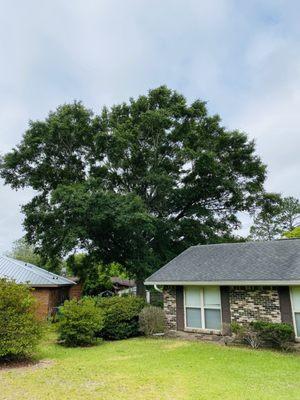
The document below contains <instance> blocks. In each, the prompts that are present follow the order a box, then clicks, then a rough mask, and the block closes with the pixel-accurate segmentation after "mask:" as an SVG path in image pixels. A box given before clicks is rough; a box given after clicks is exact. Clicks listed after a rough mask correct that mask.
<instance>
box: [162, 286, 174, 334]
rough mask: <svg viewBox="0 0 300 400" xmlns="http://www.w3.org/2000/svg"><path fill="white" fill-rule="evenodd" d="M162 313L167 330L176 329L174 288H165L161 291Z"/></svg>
mask: <svg viewBox="0 0 300 400" xmlns="http://www.w3.org/2000/svg"><path fill="white" fill-rule="evenodd" d="M163 301H164V311H165V313H166V319H167V327H168V329H172V330H176V329H177V320H176V287H175V286H166V287H164V291H163Z"/></svg>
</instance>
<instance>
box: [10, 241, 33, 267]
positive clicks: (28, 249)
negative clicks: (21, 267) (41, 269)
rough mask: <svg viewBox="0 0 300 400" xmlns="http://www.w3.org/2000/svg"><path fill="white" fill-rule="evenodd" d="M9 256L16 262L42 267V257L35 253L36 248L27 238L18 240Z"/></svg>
mask: <svg viewBox="0 0 300 400" xmlns="http://www.w3.org/2000/svg"><path fill="white" fill-rule="evenodd" d="M7 255H8V257H11V258H14V259H16V260H20V261H24V262H27V263H30V264H34V265H37V266H41V257H40V256H39V255H38V254H36V253H35V252H34V247H33V246H32V245H30V244H29V243H27V241H26V239H25V238H21V239H18V240H16V241H15V242H14V243H13V247H12V250H11V251H9V252H8V253H7Z"/></svg>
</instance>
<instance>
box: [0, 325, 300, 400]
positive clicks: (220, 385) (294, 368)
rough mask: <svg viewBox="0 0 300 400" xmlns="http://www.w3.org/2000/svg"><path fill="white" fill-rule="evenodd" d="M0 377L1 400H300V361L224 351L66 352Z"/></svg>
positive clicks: (123, 344)
mask: <svg viewBox="0 0 300 400" xmlns="http://www.w3.org/2000/svg"><path fill="white" fill-rule="evenodd" d="M39 357H40V358H41V360H42V361H41V363H40V364H38V365H35V366H29V367H21V368H12V369H2V370H0V388H1V390H0V399H3V400H4V399H5V400H12V399H13V400H18V399H22V400H26V399H30V400H40V399H43V400H44V399H45V400H47V399H55V400H57V399H59V400H64V399H72V400H76V399H87V400H88V399H103V400H112V399H114V400H117V399H122V400H126V399H143V400H147V399H151V400H154V399H155V400H157V399H163V400H167V399H170V400H171V399H172V400H176V399H178V400H179V399H180V400H185V399H196V400H200V399H222V400H226V399H230V400H233V399H235V400H238V399H241V400H247V399H251V400H252V399H255V400H258V399H272V400H274V399H276V400H280V399H295V400H296V399H297V400H298V399H299V393H300V357H299V356H298V355H293V354H281V353H276V352H271V351H263V350H261V351H253V350H250V349H246V348H245V349H241V348H233V347H221V346H219V345H217V344H210V343H200V342H190V341H179V340H175V339H173V340H171V339H168V340H166V339H144V338H137V339H131V340H125V341H118V342H104V343H102V344H100V345H99V346H97V347H90V348H77V349H71V348H64V347H61V346H58V345H56V344H55V334H54V333H51V334H50V335H49V337H48V339H47V342H46V343H45V342H44V343H43V345H42V346H41V348H40V352H39Z"/></svg>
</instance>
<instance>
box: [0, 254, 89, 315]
mask: <svg viewBox="0 0 300 400" xmlns="http://www.w3.org/2000/svg"><path fill="white" fill-rule="evenodd" d="M0 278H7V279H11V280H14V281H15V282H16V283H20V284H26V285H29V286H30V287H32V288H33V295H34V296H35V297H36V298H37V303H38V304H37V305H38V307H37V314H38V316H39V317H40V318H47V316H49V315H51V313H52V312H53V309H54V307H57V306H59V305H60V304H62V303H63V302H64V301H65V300H66V299H70V298H74V297H75V298H79V297H80V296H81V286H80V285H77V284H76V283H75V282H74V281H73V280H71V279H67V278H65V277H63V276H59V275H56V274H53V273H52V272H49V271H47V270H45V269H42V268H39V267H37V266H36V265H33V264H30V263H25V262H23V261H19V260H15V259H13V258H10V257H4V256H0Z"/></svg>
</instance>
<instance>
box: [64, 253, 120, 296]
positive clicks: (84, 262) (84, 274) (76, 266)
mask: <svg viewBox="0 0 300 400" xmlns="http://www.w3.org/2000/svg"><path fill="white" fill-rule="evenodd" d="M66 264H67V268H68V270H69V272H70V273H71V274H73V275H75V276H78V277H79V278H80V281H81V282H83V294H84V295H86V296H98V295H99V294H100V293H101V292H103V291H105V290H112V289H113V284H112V282H111V277H113V276H118V277H123V278H124V279H126V278H127V275H126V273H125V271H124V268H122V266H121V265H120V264H117V263H111V264H108V265H103V264H101V263H99V261H98V260H94V259H93V258H92V257H90V256H89V255H88V254H83V253H79V254H73V255H71V256H69V257H68V259H67V262H66Z"/></svg>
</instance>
